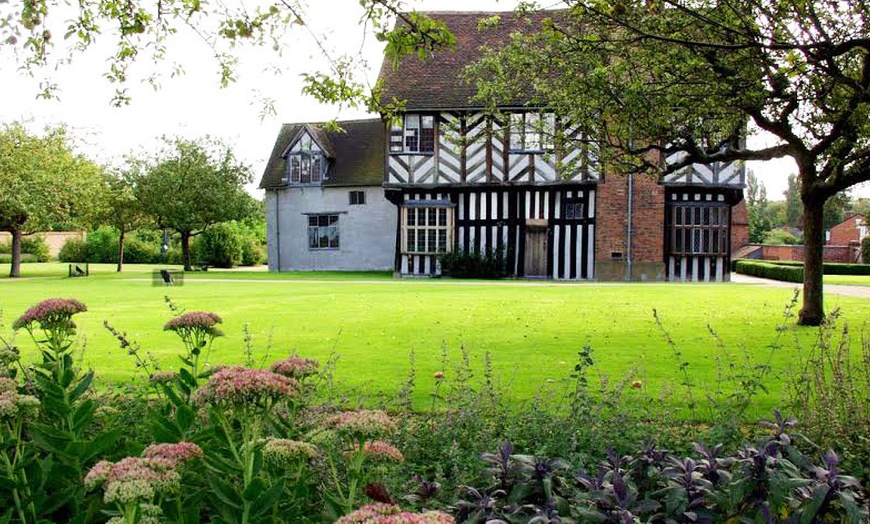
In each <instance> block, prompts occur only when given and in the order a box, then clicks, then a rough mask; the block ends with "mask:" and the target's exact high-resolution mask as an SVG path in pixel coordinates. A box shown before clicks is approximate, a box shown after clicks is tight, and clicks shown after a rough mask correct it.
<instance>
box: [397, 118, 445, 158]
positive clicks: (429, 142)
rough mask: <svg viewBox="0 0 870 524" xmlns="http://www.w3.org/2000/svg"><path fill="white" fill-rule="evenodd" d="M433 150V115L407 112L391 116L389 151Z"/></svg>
mask: <svg viewBox="0 0 870 524" xmlns="http://www.w3.org/2000/svg"><path fill="white" fill-rule="evenodd" d="M434 151H435V117H434V116H433V115H418V114H407V115H404V116H397V117H395V118H393V121H392V124H391V125H390V152H391V153H432V152H434Z"/></svg>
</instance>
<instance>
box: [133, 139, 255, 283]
mask: <svg viewBox="0 0 870 524" xmlns="http://www.w3.org/2000/svg"><path fill="white" fill-rule="evenodd" d="M137 173H138V174H137V175H136V176H135V179H134V184H135V195H136V198H137V199H138V200H139V201H140V202H141V203H142V206H143V208H144V210H145V211H146V212H147V213H148V214H150V215H151V216H153V217H155V218H156V220H157V222H158V223H159V224H160V225H161V226H162V227H168V228H171V229H174V230H175V231H177V232H178V233H179V234H180V235H181V248H182V253H183V255H184V256H185V260H184V266H185V269H186V270H190V269H192V266H191V260H190V257H189V256H188V250H189V247H190V245H189V242H190V238H191V236H192V235H194V234H195V233H196V232H199V231H204V230H205V229H207V228H208V227H209V226H212V225H214V224H217V223H220V222H225V221H229V220H241V219H243V218H245V217H247V216H249V215H251V214H253V213H256V212H257V210H258V208H259V206H258V203H257V202H256V201H255V200H253V199H252V198H251V197H250V196H249V195H248V194H247V193H246V192H245V190H244V185H245V184H246V183H247V182H249V181H250V180H251V172H250V168H249V167H248V166H246V165H243V164H241V163H239V162H237V161H236V159H235V157H234V156H233V153H232V150H231V149H230V148H229V147H228V146H226V145H225V144H222V143H221V142H218V141H215V140H212V139H209V138H205V139H202V140H199V141H190V140H183V139H180V138H176V139H174V140H169V139H166V147H165V149H164V150H163V151H162V152H161V153H160V154H159V155H158V156H157V157H155V158H153V159H151V160H149V161H147V162H146V163H145V164H144V165H143V166H141V167H140V168H139V169H138V171H137Z"/></svg>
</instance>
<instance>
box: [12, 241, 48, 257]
mask: <svg viewBox="0 0 870 524" xmlns="http://www.w3.org/2000/svg"><path fill="white" fill-rule="evenodd" d="M10 247H11V246H10ZM11 252H12V250H11V249H10V253H11ZM21 252H22V253H27V254H29V255H33V258H34V259H35V260H36V261H37V262H48V261H49V260H51V254H50V253H49V251H48V244H46V243H45V240H44V239H43V238H42V237H38V236H35V235H30V236H26V237H24V238H22V239H21Z"/></svg>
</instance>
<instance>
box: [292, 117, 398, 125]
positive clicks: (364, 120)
mask: <svg viewBox="0 0 870 524" xmlns="http://www.w3.org/2000/svg"><path fill="white" fill-rule="evenodd" d="M378 120H381V118H380V117H372V118H355V119H352V120H324V121H323V122H284V123H283V124H281V125H282V126H322V125H325V124H328V123H330V122H335V123H336V124H339V125H340V124H356V123H360V122H375V121H378Z"/></svg>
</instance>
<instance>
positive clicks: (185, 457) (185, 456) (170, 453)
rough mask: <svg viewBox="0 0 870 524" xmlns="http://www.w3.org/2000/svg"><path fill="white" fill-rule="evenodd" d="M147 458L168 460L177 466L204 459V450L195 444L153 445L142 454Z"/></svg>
mask: <svg viewBox="0 0 870 524" xmlns="http://www.w3.org/2000/svg"><path fill="white" fill-rule="evenodd" d="M142 456H143V457H145V458H156V459H162V460H168V461H170V462H172V463H173V464H175V465H178V464H183V463H185V462H189V461H191V460H194V459H198V458H202V448H200V447H199V446H197V445H196V444H194V443H193V442H178V443H176V444H151V445H150V446H148V447H147V448H145V451H143V452H142Z"/></svg>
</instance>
